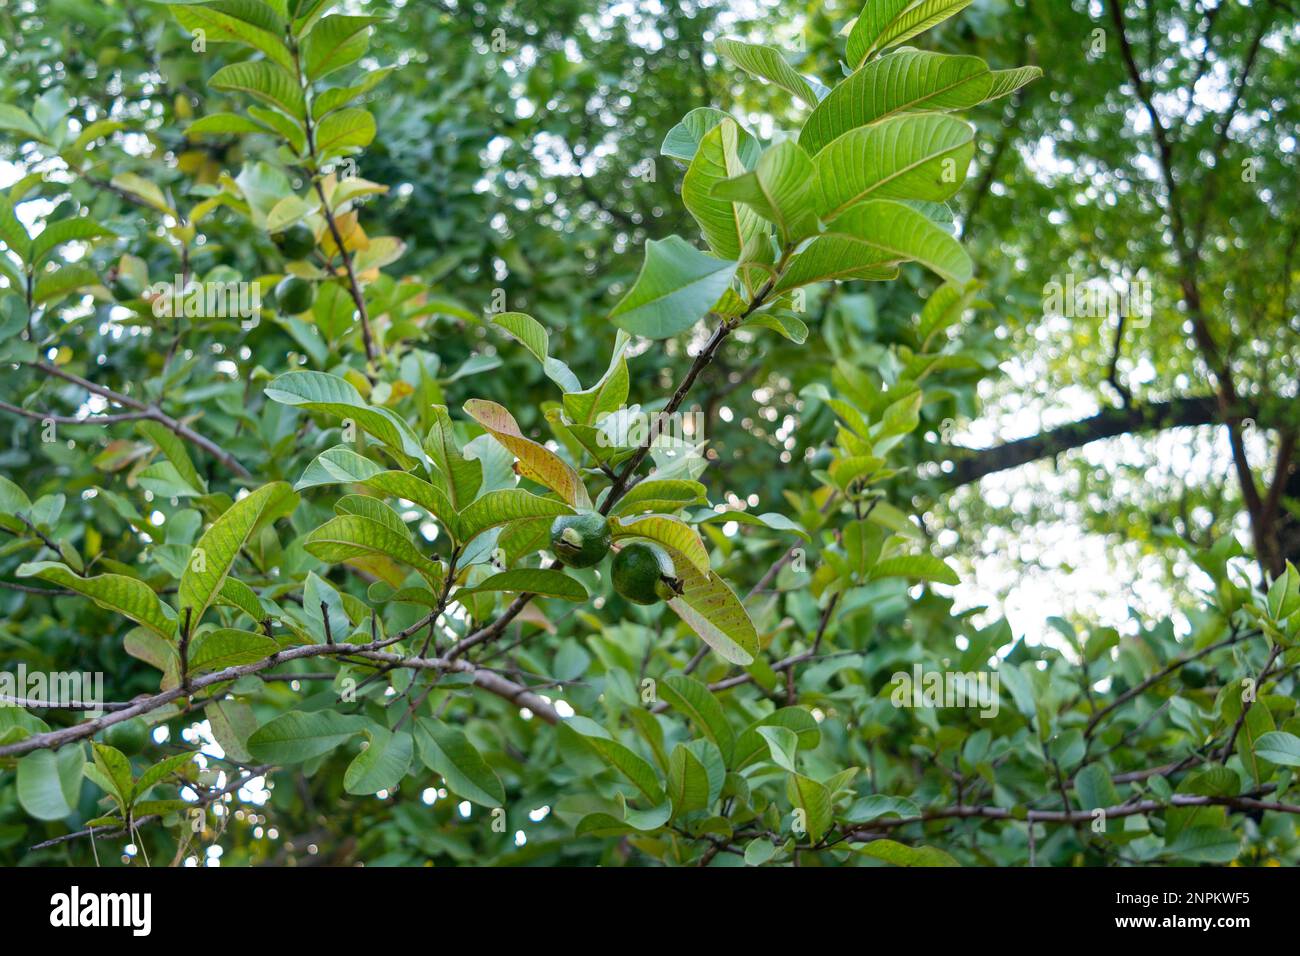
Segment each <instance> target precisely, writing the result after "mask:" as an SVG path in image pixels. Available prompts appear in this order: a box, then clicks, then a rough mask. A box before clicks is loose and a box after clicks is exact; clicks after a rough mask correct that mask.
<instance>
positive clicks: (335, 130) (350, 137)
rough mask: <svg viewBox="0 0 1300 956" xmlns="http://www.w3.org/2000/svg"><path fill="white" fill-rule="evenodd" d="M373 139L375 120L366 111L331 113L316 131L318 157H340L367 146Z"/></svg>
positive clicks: (350, 110)
mask: <svg viewBox="0 0 1300 956" xmlns="http://www.w3.org/2000/svg"><path fill="white" fill-rule="evenodd" d="M374 138H375V118H374V117H373V116H371V115H370V112H369V111H368V110H363V109H357V108H355V107H353V108H351V109H345V110H339V111H338V112H337V113H331V114H330V115H329V116H327V117H325V119H323V120H321V124H320V126H319V127H317V129H316V154H317V156H318V157H330V156H338V155H342V154H343V153H345V152H348V151H351V150H353V149H356V148H358V147H364V146H369V145H370V143H371V141H372V140H374Z"/></svg>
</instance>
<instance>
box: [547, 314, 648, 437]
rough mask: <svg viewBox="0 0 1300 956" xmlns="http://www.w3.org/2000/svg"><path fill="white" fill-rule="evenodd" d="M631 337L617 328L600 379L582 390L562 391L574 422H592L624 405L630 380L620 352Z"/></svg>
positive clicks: (565, 406)
mask: <svg viewBox="0 0 1300 956" xmlns="http://www.w3.org/2000/svg"><path fill="white" fill-rule="evenodd" d="M630 339H631V336H629V335H628V334H627V333H626V332H624V331H623V330H622V329H620V330H619V332H618V336H617V338H616V341H615V344H614V355H613V357H612V358H611V359H610V363H609V368H608V369H606V371H605V374H604V375H602V376H601V377H600V381H599V382H597V383H596V384H595V385H593V386H592V387H591V388H589V389H586V390H584V391H577V392H565V394H564V397H563V402H562V403H563V405H564V411H565V414H567V415H568V416H569V418H571V419H572V420H573V422H574V423H576V424H580V425H594V424H596V422H598V421H599V420H600V419H601V418H602V417H604V416H605V415H607V414H609V413H610V412H614V411H618V410H619V409H620V408H622V407H623V404H624V403H625V402H626V401H627V394H628V386H629V384H630V383H631V378H630V377H629V375H628V371H627V359H626V358H624V357H623V353H624V352H625V351H626V350H627V344H628V342H629V341H630Z"/></svg>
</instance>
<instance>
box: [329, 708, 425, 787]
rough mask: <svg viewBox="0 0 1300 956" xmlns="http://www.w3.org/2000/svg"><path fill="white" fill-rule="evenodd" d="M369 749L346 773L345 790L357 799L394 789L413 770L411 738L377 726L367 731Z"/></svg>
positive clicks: (344, 775) (356, 759)
mask: <svg viewBox="0 0 1300 956" xmlns="http://www.w3.org/2000/svg"><path fill="white" fill-rule="evenodd" d="M364 732H365V735H366V737H367V738H368V739H369V741H370V746H368V747H366V749H365V750H363V751H361V753H359V754H357V755H356V757H354V758H353V760H352V762H351V763H350V764H348V769H347V770H346V771H345V772H344V774H343V789H344V790H346V791H347V792H348V793H352V794H356V795H357V796H369V795H370V794H372V793H378V792H379V791H380V790H391V789H392V788H393V787H395V786H397V784H398V783H400V782H401V780H402V778H403V777H405V776H406V772H407V770H409V769H410V767H411V754H412V751H413V749H414V745H413V743H412V741H411V735H410V734H405V733H393V732H392V731H390V730H387V729H386V728H384V727H380V726H379V725H378V724H371V725H370V726H369V727H367V728H366V729H365V731H364Z"/></svg>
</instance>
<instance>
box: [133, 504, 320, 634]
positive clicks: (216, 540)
mask: <svg viewBox="0 0 1300 956" xmlns="http://www.w3.org/2000/svg"><path fill="white" fill-rule="evenodd" d="M297 506H298V496H297V495H296V494H294V492H293V489H292V488H290V487H289V485H288V483H287V482H283V481H273V482H271V483H270V484H269V485H263V486H262V487H261V488H258V489H257V490H256V491H254V492H252V493H251V494H249V495H247V496H245V497H244V498H241V499H240V500H239V501H236V502H235V503H234V504H233V505H231V506H230V507H229V508H228V509H226V512H225V513H224V514H223V515H222V516H221V517H220V518H218V519H217V520H216V521H214V522H213V523H212V527H210V528H209V529H208V530H207V531H206V532H204V534H203V537H202V538H200V539H199V543H198V544H196V545H195V546H194V549H193V551H191V553H190V559H189V561H188V562H187V563H186V565H185V571H184V573H183V574H182V575H181V583H180V589H179V591H178V593H177V602H178V606H179V607H180V608H181V609H182V610H181V613H182V614H184V613H185V610H186V609H188V610H189V611H190V612H191V617H190V626H191V627H193V628H196V627H198V625H199V622H200V621H201V620H202V619H203V612H204V611H206V610H207V609H208V606H209V605H210V604H212V602H213V600H214V599H215V598H216V596H217V594H218V593H219V592H220V591H221V586H222V584H223V583H224V582H225V580H226V575H227V574H228V573H230V568H231V565H233V564H234V563H235V558H236V556H238V554H239V551H240V549H241V548H243V547H244V544H245V542H247V541H248V539H249V538H251V537H252V536H253V534H254V533H255V532H256V531H257V530H259V529H260V528H264V527H266V526H268V525H270V524H271V523H272V522H274V521H275V520H276V519H278V518H282V517H284V516H285V515H287V514H289V513H290V512H292V511H293V510H294V508H296V507H297ZM141 623H144V622H143V621H142V622H141Z"/></svg>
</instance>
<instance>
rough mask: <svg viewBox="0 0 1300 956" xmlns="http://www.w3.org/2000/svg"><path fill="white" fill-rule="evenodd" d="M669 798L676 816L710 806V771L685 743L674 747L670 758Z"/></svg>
mask: <svg viewBox="0 0 1300 956" xmlns="http://www.w3.org/2000/svg"><path fill="white" fill-rule="evenodd" d="M668 799H669V800H670V801H671V802H672V808H673V816H675V817H676V816H681V815H682V814H683V813H689V812H691V811H692V810H705V809H708V806H709V774H708V771H707V770H705V769H704V764H703V763H701V762H700V759H699V758H698V757H696V756H695V754H694V753H692V752H691V751H690V750H689V749H687V747H686V746H685V745H684V744H678V745H677V746H676V747H674V748H673V752H672V756H671V757H669V760H668Z"/></svg>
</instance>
